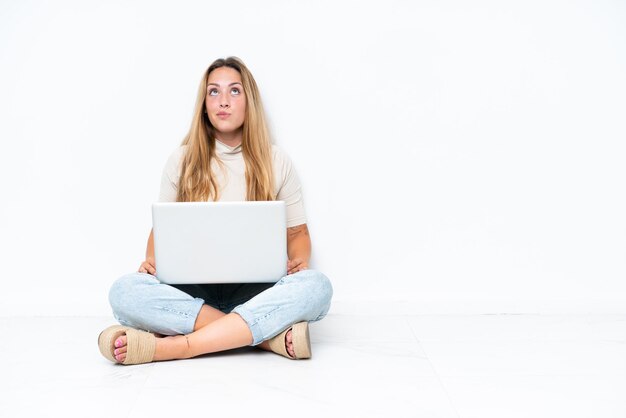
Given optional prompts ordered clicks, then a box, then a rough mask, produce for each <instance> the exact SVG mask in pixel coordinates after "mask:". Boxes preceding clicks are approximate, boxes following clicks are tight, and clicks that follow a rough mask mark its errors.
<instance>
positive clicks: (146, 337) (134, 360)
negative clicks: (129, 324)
mask: <svg viewBox="0 0 626 418" xmlns="http://www.w3.org/2000/svg"><path fill="white" fill-rule="evenodd" d="M126 338H127V340H126V341H127V343H126V344H127V345H126V347H127V349H126V359H125V360H124V364H140V363H149V362H151V361H152V359H153V358H154V352H155V351H156V337H155V336H154V334H151V333H149V332H146V331H140V330H137V329H134V328H128V329H127V330H126Z"/></svg>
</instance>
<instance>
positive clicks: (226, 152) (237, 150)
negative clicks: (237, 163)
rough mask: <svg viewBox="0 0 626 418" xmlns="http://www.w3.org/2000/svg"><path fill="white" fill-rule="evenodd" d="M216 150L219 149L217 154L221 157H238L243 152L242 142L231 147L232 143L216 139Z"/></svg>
mask: <svg viewBox="0 0 626 418" xmlns="http://www.w3.org/2000/svg"><path fill="white" fill-rule="evenodd" d="M215 150H216V151H217V155H218V156H219V157H220V158H227V159H234V158H238V157H239V155H238V154H241V144H239V145H237V146H236V147H231V146H230V145H226V144H225V143H223V142H222V141H220V140H219V139H217V138H216V139H215Z"/></svg>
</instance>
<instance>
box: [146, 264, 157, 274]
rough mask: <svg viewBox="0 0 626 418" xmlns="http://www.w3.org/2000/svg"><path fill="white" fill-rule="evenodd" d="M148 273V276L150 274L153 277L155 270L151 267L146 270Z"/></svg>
mask: <svg viewBox="0 0 626 418" xmlns="http://www.w3.org/2000/svg"><path fill="white" fill-rule="evenodd" d="M148 271H149V272H150V274H152V275H153V276H154V275H155V273H156V269H155V268H154V267H153V266H150V268H148Z"/></svg>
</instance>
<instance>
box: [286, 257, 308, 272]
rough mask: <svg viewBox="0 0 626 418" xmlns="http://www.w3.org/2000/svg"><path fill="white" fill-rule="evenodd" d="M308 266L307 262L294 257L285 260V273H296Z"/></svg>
mask: <svg viewBox="0 0 626 418" xmlns="http://www.w3.org/2000/svg"><path fill="white" fill-rule="evenodd" d="M308 268H309V265H308V263H307V262H306V261H304V260H303V259H301V258H294V259H293V260H289V261H287V274H293V273H297V272H299V271H300V270H306V269H308Z"/></svg>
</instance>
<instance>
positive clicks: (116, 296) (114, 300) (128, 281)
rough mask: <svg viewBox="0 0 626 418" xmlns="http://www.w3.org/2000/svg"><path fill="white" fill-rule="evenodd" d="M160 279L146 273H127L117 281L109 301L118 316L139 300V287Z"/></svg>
mask: <svg viewBox="0 0 626 418" xmlns="http://www.w3.org/2000/svg"><path fill="white" fill-rule="evenodd" d="M153 281H157V282H158V280H157V279H156V278H155V277H154V276H151V275H149V274H145V273H130V274H126V275H124V276H122V277H120V278H119V279H117V280H116V281H115V282H113V285H112V286H111V289H110V290H109V303H110V304H111V308H112V309H113V313H114V314H115V315H116V316H119V315H122V316H123V314H124V312H126V311H127V310H128V309H129V308H130V307H131V306H132V305H133V304H134V303H136V302H137V289H138V288H139V287H141V286H142V285H146V284H148V283H151V282H153Z"/></svg>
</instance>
